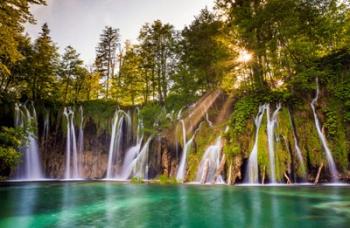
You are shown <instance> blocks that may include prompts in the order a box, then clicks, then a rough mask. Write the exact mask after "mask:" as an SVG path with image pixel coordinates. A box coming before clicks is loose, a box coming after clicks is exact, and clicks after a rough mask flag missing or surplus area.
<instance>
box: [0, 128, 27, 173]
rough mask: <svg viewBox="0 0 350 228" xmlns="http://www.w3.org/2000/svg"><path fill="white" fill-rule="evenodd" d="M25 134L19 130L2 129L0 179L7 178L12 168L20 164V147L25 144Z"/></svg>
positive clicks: (0, 139)
mask: <svg viewBox="0 0 350 228" xmlns="http://www.w3.org/2000/svg"><path fill="white" fill-rule="evenodd" d="M25 139H26V137H25V133H24V130H23V129H21V128H7V127H2V128H1V131H0V164H1V165H0V177H7V176H9V174H10V171H11V169H12V168H15V167H16V166H17V164H18V163H19V162H20V158H21V153H20V152H19V151H18V148H19V146H20V145H23V144H24V142H25Z"/></svg>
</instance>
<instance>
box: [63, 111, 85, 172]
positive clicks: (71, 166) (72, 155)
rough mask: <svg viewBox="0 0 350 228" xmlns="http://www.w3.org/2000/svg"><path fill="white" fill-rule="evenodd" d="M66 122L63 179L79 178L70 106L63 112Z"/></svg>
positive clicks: (72, 115)
mask: <svg viewBox="0 0 350 228" xmlns="http://www.w3.org/2000/svg"><path fill="white" fill-rule="evenodd" d="M63 114H64V116H65V117H66V122H67V136H66V170H65V175H64V178H65V179H80V178H81V175H80V171H79V170H80V169H79V161H78V151H77V141H76V134H75V127H74V112H73V110H72V108H70V107H66V108H64V112H63Z"/></svg>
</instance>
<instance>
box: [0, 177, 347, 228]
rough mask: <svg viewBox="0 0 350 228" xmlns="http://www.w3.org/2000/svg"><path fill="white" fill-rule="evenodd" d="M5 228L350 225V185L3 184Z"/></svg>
mask: <svg viewBox="0 0 350 228" xmlns="http://www.w3.org/2000/svg"><path fill="white" fill-rule="evenodd" d="M0 205H1V209H0V227H11V228H12V227H15V228H20V227H152V228H154V227H298V228H299V227H350V188H349V187H346V186H342V187H339V186H338V187H336V186H322V187H313V186H305V187H301V186H294V187H283V186H280V187H271V186H269V187H253V186H249V187H248V186H189V185H178V186H160V185H132V184H122V183H115V182H55V183H8V184H2V185H1V186H0Z"/></svg>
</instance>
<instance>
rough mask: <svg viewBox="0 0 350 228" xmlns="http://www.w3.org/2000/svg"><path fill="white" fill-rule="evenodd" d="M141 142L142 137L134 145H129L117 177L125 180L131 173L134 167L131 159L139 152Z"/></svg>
mask: <svg viewBox="0 0 350 228" xmlns="http://www.w3.org/2000/svg"><path fill="white" fill-rule="evenodd" d="M141 144H142V139H141V140H140V141H139V142H138V143H137V144H136V145H135V146H132V147H130V148H129V150H128V151H127V152H126V155H125V158H124V162H123V168H122V172H121V175H120V176H119V178H118V179H121V180H127V179H128V178H130V176H131V175H132V171H133V167H134V162H133V161H134V160H135V159H136V158H137V155H138V154H139V152H140V149H141Z"/></svg>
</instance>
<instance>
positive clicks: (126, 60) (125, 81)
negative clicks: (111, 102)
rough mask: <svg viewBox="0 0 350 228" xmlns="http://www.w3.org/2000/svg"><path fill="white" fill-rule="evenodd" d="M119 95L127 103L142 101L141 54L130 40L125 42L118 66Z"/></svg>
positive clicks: (133, 103)
mask: <svg viewBox="0 0 350 228" xmlns="http://www.w3.org/2000/svg"><path fill="white" fill-rule="evenodd" d="M119 77H120V82H119V90H120V92H119V96H120V97H122V98H124V100H125V102H126V103H127V104H132V105H135V104H136V101H138V103H140V102H141V101H143V98H144V97H145V96H143V97H142V95H143V93H144V92H145V91H144V85H145V83H144V82H145V80H144V78H143V77H142V71H141V56H140V55H139V52H138V47H137V46H133V45H131V44H130V42H128V41H127V42H126V43H125V54H124V56H123V62H122V65H121V67H120V74H119Z"/></svg>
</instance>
